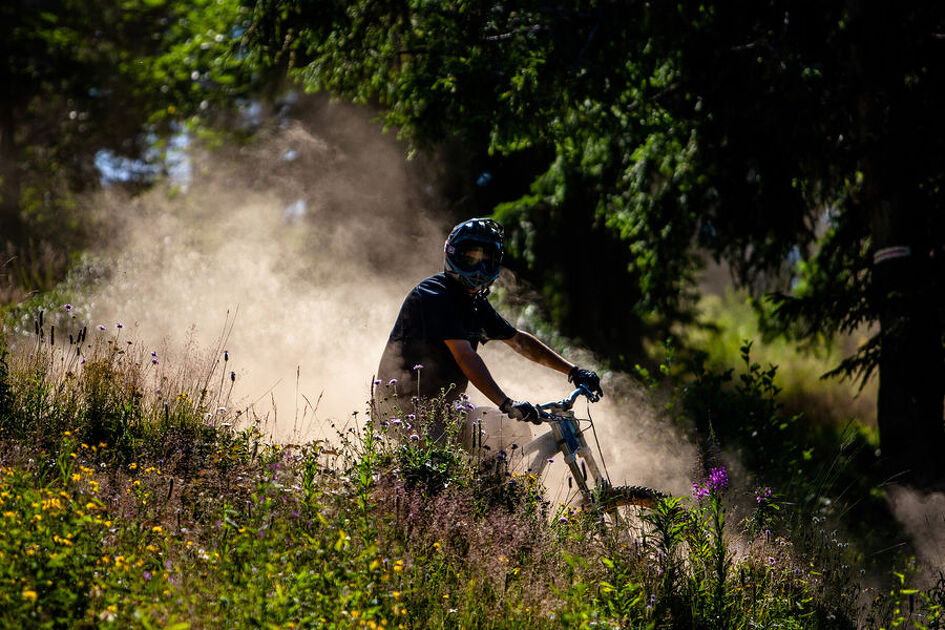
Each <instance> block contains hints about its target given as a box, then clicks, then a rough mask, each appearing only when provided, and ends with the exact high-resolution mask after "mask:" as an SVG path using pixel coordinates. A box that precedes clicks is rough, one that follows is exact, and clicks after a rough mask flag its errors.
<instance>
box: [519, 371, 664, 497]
mask: <svg viewBox="0 0 945 630" xmlns="http://www.w3.org/2000/svg"><path fill="white" fill-rule="evenodd" d="M579 396H584V397H585V398H586V399H587V400H588V401H590V402H597V401H598V400H600V396H598V395H596V394H594V393H593V392H592V391H590V390H589V389H588V388H587V387H585V386H583V385H582V386H579V387H578V388H577V389H575V390H574V391H573V392H571V394H569V395H568V396H567V397H566V398H562V399H561V400H557V401H551V402H546V403H542V404H539V405H536V407H537V408H538V410H539V417H540V418H541V420H543V421H544V423H545V424H548V425H549V426H550V429H551V430H550V431H548V432H546V433H545V434H543V435H541V436H539V437H537V438H535V439H533V440H531V441H530V442H528V443H527V444H525V445H524V446H523V447H522V455H523V457H524V458H525V459H526V460H529V458H530V462H529V463H528V464H527V465H526V468H527V470H528V472H529V473H530V474H534V475H536V476H538V477H539V478H540V477H541V475H542V473H543V472H544V470H545V467H546V466H547V465H548V463H549V461H550V460H551V458H552V456H554V455H555V454H558V453H560V454H561V455H562V456H563V457H564V461H565V463H566V464H567V465H568V468H569V469H570V471H571V477H572V479H573V480H574V482H575V483H576V484H577V486H578V489H579V490H580V492H581V495H582V498H583V499H584V508H585V509H590V510H594V511H599V512H604V513H614V512H616V511H617V509H618V508H620V507H623V506H636V507H644V508H652V507H655V506H656V505H657V503H659V502H660V501H661V500H662V499H665V498H667V495H665V494H663V493H662V492H660V491H659V490H654V489H652V488H648V487H646V486H614V485H613V484H612V483H611V481H610V475H609V474H608V473H607V467H606V464H604V456H603V453H602V452H601V449H600V442H599V441H598V439H597V430H596V429H595V427H594V422H593V420H591V417H590V413H588V414H587V415H588V417H587V419H578V418H577V417H576V416H575V414H574V411H573V409H572V407H573V406H574V403H575V401H576V400H577V398H578V397H579ZM582 424H584V425H586V426H585V427H584V428H582ZM587 429H590V431H591V433H592V435H593V436H594V443H595V446H596V447H597V457H599V458H600V462H601V464H602V465H603V472H602V471H601V467H600V466H598V463H597V457H595V455H594V451H593V450H592V449H591V448H590V446H589V445H588V443H587V439H586V437H585V435H586V431H587Z"/></svg>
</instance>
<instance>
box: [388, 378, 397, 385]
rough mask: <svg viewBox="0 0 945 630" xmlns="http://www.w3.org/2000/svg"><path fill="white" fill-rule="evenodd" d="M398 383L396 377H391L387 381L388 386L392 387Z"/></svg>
mask: <svg viewBox="0 0 945 630" xmlns="http://www.w3.org/2000/svg"><path fill="white" fill-rule="evenodd" d="M396 384H397V379H396V378H392V379H390V380H389V381H387V386H388V387H391V386H393V385H396Z"/></svg>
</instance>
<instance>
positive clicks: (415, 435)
mask: <svg viewBox="0 0 945 630" xmlns="http://www.w3.org/2000/svg"><path fill="white" fill-rule="evenodd" d="M410 439H411V440H414V441H417V442H419V441H420V436H419V435H417V434H416V433H411V434H410Z"/></svg>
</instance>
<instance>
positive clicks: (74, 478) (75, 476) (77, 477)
mask: <svg viewBox="0 0 945 630" xmlns="http://www.w3.org/2000/svg"><path fill="white" fill-rule="evenodd" d="M81 479H82V475H80V474H79V473H72V481H80V480H81Z"/></svg>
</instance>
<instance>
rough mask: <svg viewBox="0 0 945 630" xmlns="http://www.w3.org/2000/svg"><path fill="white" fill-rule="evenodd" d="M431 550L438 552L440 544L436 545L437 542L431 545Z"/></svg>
mask: <svg viewBox="0 0 945 630" xmlns="http://www.w3.org/2000/svg"><path fill="white" fill-rule="evenodd" d="M433 549H435V550H436V551H439V550H440V543H438V542H435V543H433Z"/></svg>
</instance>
